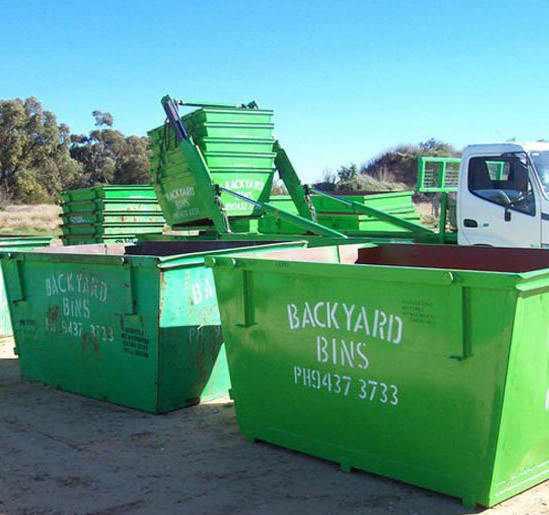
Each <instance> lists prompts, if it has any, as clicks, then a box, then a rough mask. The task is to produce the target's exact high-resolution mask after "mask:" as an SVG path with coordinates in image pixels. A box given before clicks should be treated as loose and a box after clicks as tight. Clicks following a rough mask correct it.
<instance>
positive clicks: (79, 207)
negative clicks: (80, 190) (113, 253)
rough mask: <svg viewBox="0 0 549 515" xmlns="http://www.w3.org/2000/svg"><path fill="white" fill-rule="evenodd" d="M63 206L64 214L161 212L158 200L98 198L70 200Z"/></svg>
mask: <svg viewBox="0 0 549 515" xmlns="http://www.w3.org/2000/svg"><path fill="white" fill-rule="evenodd" d="M61 208H62V210H63V214H68V213H83V212H86V213H88V212H94V211H97V212H100V213H107V212H111V211H115V212H121V211H123V212H134V211H145V212H151V211H155V212H161V210H160V206H159V205H158V201H157V200H156V198H155V199H153V200H133V201H132V200H129V201H127V202H124V201H116V200H115V201H111V200H102V199H96V200H95V201H87V200H85V201H81V202H68V203H62V204H61Z"/></svg>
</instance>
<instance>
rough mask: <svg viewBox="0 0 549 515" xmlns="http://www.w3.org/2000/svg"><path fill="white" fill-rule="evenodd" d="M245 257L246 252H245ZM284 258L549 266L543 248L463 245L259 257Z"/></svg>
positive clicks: (498, 268) (494, 268)
mask: <svg viewBox="0 0 549 515" xmlns="http://www.w3.org/2000/svg"><path fill="white" fill-rule="evenodd" d="M242 255H243V256H244V254H242ZM265 258H267V259H281V260H285V259H288V260H291V261H310V262H321V263H334V262H339V263H344V264H356V265H381V266H405V267H417V268H444V269H453V270H472V271H483V272H507V273H524V272H531V271H533V270H540V269H544V268H549V252H547V250H544V249H521V248H503V247H461V246H457V245H417V244H409V243H408V244H406V243H404V244H400V243H387V244H380V245H374V244H370V245H364V244H358V245H341V246H339V247H338V250H337V255H335V254H334V252H333V247H317V248H304V249H299V251H298V252H296V251H295V249H294V250H275V251H272V252H268V253H265V254H262V255H261V256H260V257H259V259H265Z"/></svg>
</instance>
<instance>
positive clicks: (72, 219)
mask: <svg viewBox="0 0 549 515" xmlns="http://www.w3.org/2000/svg"><path fill="white" fill-rule="evenodd" d="M61 207H62V210H63V211H62V214H61V218H62V225H61V229H62V231H63V234H62V240H63V244H64V245H79V244H87V243H126V242H133V241H135V239H136V235H137V234H141V233H161V232H162V229H163V227H164V225H165V220H164V216H163V214H162V211H161V210H160V206H159V204H158V201H157V199H156V195H155V193H154V189H153V188H152V186H148V185H124V186H94V187H92V188H85V189H79V190H68V191H63V192H62V193H61Z"/></svg>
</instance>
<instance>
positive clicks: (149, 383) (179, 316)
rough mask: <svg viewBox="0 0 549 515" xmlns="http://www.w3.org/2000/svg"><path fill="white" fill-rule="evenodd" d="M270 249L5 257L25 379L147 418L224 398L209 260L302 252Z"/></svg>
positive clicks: (212, 246)
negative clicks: (234, 254)
mask: <svg viewBox="0 0 549 515" xmlns="http://www.w3.org/2000/svg"><path fill="white" fill-rule="evenodd" d="M268 243H269V242H253V241H245V242H242V241H231V242H219V241H210V242H207V241H204V242H169V241H168V242H144V243H141V244H138V245H130V246H124V245H102V244H99V245H82V246H71V247H50V248H48V249H43V250H42V249H41V250H40V251H35V252H32V251H31V252H8V253H3V254H2V258H3V259H2V260H1V262H2V269H3V272H4V278H5V284H6V291H7V297H8V301H9V309H10V313H11V316H12V320H13V330H14V337H15V344H16V352H17V354H18V355H19V363H20V367H21V375H22V377H23V379H27V380H30V381H38V382H42V383H46V384H48V385H50V386H52V387H54V388H59V389H62V390H65V391H69V392H74V393H78V394H81V395H85V396H88V397H92V398H95V399H101V400H106V401H109V402H112V403H115V404H121V405H123V406H128V407H130V408H136V409H140V410H143V411H148V412H151V413H164V412H168V411H171V410H175V409H178V408H182V407H185V406H189V405H192V404H195V403H197V402H199V401H200V400H210V399H214V398H218V397H221V396H223V395H226V394H227V391H228V388H229V385H230V382H229V376H228V371H227V362H226V357H225V351H224V347H223V340H222V338H221V328H220V321H219V312H218V308H217V299H216V295H215V288H214V283H213V277H212V271H211V270H210V269H208V268H206V267H205V266H204V258H205V256H206V255H207V254H208V253H213V254H216V253H225V252H228V253H231V252H235V251H237V250H235V249H238V250H239V251H241V252H242V251H244V250H245V251H246V252H260V251H265V250H272V249H273V248H284V247H287V246H291V247H294V248H297V247H300V246H303V245H304V243H303V242H296V243H289V244H285V243H276V244H271V245H269V244H268ZM243 247H245V248H243Z"/></svg>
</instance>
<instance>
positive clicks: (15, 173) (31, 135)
mask: <svg viewBox="0 0 549 515" xmlns="http://www.w3.org/2000/svg"><path fill="white" fill-rule="evenodd" d="M79 171H80V166H79V164H78V163H77V162H76V161H74V160H73V159H72V158H71V157H70V154H69V128H68V127H67V126H66V125H63V124H61V125H58V124H57V120H56V117H55V115H54V114H53V113H51V112H50V111H44V110H43V108H42V105H41V104H40V102H39V101H38V100H37V99H36V98H34V97H30V98H27V99H26V100H25V101H23V100H21V99H19V98H17V99H15V100H2V101H0V197H1V198H2V199H3V201H4V202H7V201H9V202H13V201H17V202H28V203H37V202H45V201H51V200H52V199H53V198H54V196H55V195H56V193H57V192H58V191H59V190H61V189H62V188H64V187H67V186H68V185H69V184H70V183H71V182H72V180H73V179H74V177H75V176H76V175H78V173H79Z"/></svg>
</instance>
